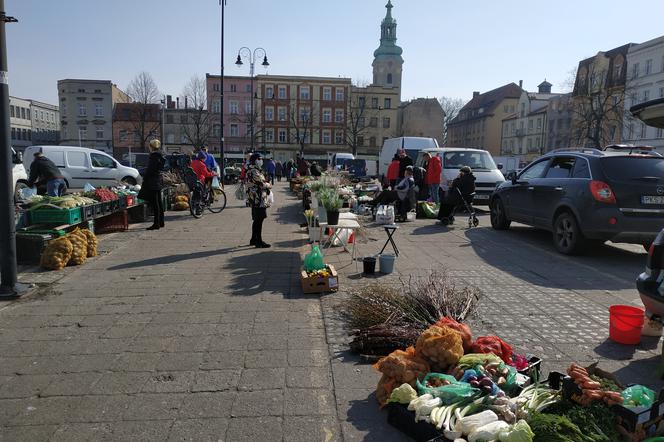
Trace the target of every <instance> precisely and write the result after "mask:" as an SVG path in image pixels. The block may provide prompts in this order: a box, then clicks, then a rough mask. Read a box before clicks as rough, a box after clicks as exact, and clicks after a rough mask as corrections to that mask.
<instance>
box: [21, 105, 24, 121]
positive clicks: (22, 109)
mask: <svg viewBox="0 0 664 442" xmlns="http://www.w3.org/2000/svg"><path fill="white" fill-rule="evenodd" d="M20 109H21V118H22V119H24V120H25V108H24V107H22V108H20Z"/></svg>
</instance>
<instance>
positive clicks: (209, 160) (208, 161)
mask: <svg viewBox="0 0 664 442" xmlns="http://www.w3.org/2000/svg"><path fill="white" fill-rule="evenodd" d="M201 151H203V152H205V155H206V158H205V161H204V162H205V165H206V166H207V168H208V169H210V170H211V171H212V172H217V174H219V173H220V170H218V168H219V165H218V164H217V160H215V159H214V156H213V155H212V154H211V153H209V152H208V149H207V147H206V146H203V147H201Z"/></svg>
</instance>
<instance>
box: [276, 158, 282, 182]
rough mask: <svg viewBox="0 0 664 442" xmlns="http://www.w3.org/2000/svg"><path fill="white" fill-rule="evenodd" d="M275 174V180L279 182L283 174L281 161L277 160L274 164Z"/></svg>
mask: <svg viewBox="0 0 664 442" xmlns="http://www.w3.org/2000/svg"><path fill="white" fill-rule="evenodd" d="M274 168H275V174H276V175H277V181H278V182H281V177H282V176H283V175H284V166H283V164H281V161H277V163H276V164H275V165H274Z"/></svg>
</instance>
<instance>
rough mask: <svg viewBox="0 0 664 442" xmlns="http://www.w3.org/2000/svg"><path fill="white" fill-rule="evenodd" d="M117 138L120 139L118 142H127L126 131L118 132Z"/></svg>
mask: <svg viewBox="0 0 664 442" xmlns="http://www.w3.org/2000/svg"><path fill="white" fill-rule="evenodd" d="M118 136H119V137H120V141H127V131H126V130H124V129H123V130H121V131H120V132H118Z"/></svg>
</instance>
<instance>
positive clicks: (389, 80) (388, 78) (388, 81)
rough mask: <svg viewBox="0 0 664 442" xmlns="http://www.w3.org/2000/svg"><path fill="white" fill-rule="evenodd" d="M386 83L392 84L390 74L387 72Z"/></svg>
mask: <svg viewBox="0 0 664 442" xmlns="http://www.w3.org/2000/svg"><path fill="white" fill-rule="evenodd" d="M387 84H392V74H387Z"/></svg>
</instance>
